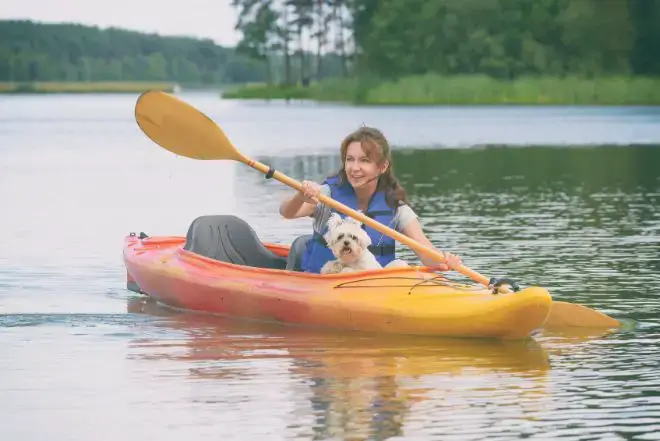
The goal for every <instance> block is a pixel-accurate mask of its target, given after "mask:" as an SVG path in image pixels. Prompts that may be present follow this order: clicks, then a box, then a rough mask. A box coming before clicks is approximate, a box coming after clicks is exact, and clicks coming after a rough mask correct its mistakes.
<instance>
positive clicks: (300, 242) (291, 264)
mask: <svg viewBox="0 0 660 441" xmlns="http://www.w3.org/2000/svg"><path fill="white" fill-rule="evenodd" d="M311 238H312V235H311V234H305V235H302V236H298V237H296V238H295V239H294V240H293V242H291V248H289V256H288V258H287V260H286V269H287V270H288V271H301V270H302V268H301V267H300V264H301V263H302V256H303V255H304V254H305V248H306V247H307V242H308V241H309V240H310V239H311Z"/></svg>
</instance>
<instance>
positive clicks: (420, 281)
mask: <svg viewBox="0 0 660 441" xmlns="http://www.w3.org/2000/svg"><path fill="white" fill-rule="evenodd" d="M185 244H186V237H183V236H164V237H144V238H140V237H139V236H136V235H135V234H133V233H132V234H130V235H128V236H127V237H126V238H125V243H124V248H123V258H124V264H125V266H126V270H127V286H128V288H129V289H131V290H133V291H136V292H140V293H143V294H146V295H148V296H150V297H152V298H154V299H156V300H157V301H158V302H160V303H162V304H165V305H168V306H170V307H174V308H179V309H184V310H191V311H199V312H206V313H212V314H220V315H225V316H231V317H236V318H240V319H253V320H263V321H269V322H279V323H284V324H292V325H303V326H311V327H321V328H333V329H344V330H356V331H367V332H379V333H397V334H416V335H434V336H448V337H487V338H488V337H490V338H503V339H517V338H524V337H526V336H529V335H530V334H531V333H532V332H533V331H534V330H536V329H538V328H540V327H541V326H542V325H543V323H544V322H545V320H546V318H547V317H548V315H549V313H550V308H551V305H552V298H551V296H550V294H549V292H548V291H547V290H546V289H544V288H541V287H529V288H525V289H522V290H520V291H518V292H514V293H507V294H492V293H491V292H490V291H489V290H488V289H486V288H484V287H482V286H480V285H466V284H460V283H455V282H451V281H449V280H447V279H446V278H444V277H443V276H440V275H438V274H437V273H435V272H433V271H432V270H431V269H429V268H426V267H417V266H411V267H406V268H392V269H380V270H370V271H360V272H353V273H344V274H333V275H319V274H308V273H302V272H298V271H289V270H286V269H272V268H258V267H252V266H246V265H238V264H235V263H230V262H226V261H220V260H217V259H213V258H209V257H205V256H204V255H201V254H198V253H196V252H194V251H191V250H189V249H186V248H187V247H186V246H185ZM261 245H263V247H264V249H265V250H268V252H270V253H272V255H273V256H276V257H277V256H279V257H281V258H286V256H287V255H288V254H289V251H290V247H289V246H286V245H279V244H273V243H263V244H261Z"/></svg>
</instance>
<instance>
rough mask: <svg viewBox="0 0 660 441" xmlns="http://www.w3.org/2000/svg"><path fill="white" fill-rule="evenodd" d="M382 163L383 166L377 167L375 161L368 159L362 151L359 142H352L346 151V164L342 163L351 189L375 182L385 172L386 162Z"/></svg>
mask: <svg viewBox="0 0 660 441" xmlns="http://www.w3.org/2000/svg"><path fill="white" fill-rule="evenodd" d="M382 162H383V164H380V165H379V164H378V163H377V162H376V161H374V160H371V159H369V157H367V154H366V153H365V152H364V150H363V149H362V144H361V143H360V142H359V141H353V142H352V143H350V144H349V145H348V148H347V149H346V162H345V163H344V170H346V177H348V182H349V183H350V184H351V185H352V186H353V188H356V187H362V186H363V185H366V184H368V183H370V182H374V183H375V182H377V180H378V177H379V176H380V175H381V174H382V173H383V172H385V170H387V161H382Z"/></svg>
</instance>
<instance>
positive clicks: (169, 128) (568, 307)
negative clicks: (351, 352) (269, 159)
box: [135, 91, 620, 327]
mask: <svg viewBox="0 0 660 441" xmlns="http://www.w3.org/2000/svg"><path fill="white" fill-rule="evenodd" d="M135 119H136V121H137V123H138V126H139V127H140V129H141V130H142V131H143V132H144V133H145V134H146V135H147V136H148V137H149V138H150V139H152V140H153V141H154V142H155V143H157V144H158V145H160V146H161V147H163V148H165V149H167V150H169V151H170V152H172V153H175V154H177V155H180V156H185V157H187V158H193V159H200V160H223V159H229V160H233V161H239V162H242V163H243V164H246V165H248V166H250V167H252V168H254V169H256V170H259V171H260V172H262V173H264V174H266V176H267V177H272V178H275V179H277V180H278V181H280V182H282V183H283V184H285V185H288V186H289V187H292V188H294V189H296V190H301V189H302V184H301V183H300V182H298V181H296V180H295V179H291V178H290V177H288V176H286V175H284V174H282V173H281V172H279V171H276V170H273V169H271V168H270V167H268V166H267V165H265V164H262V163H260V162H258V161H255V160H254V159H250V158H248V157H246V156H245V155H243V154H242V153H241V152H239V151H238V150H237V149H236V147H234V145H233V144H232V143H231V142H230V141H229V139H228V138H227V136H226V135H225V134H224V132H223V131H222V129H221V128H220V127H219V126H218V125H217V124H216V123H215V122H214V121H213V120H211V119H210V118H209V117H207V116H206V115H204V114H203V113H202V112H200V111H199V110H197V109H196V108H194V107H193V106H191V105H189V104H188V103H186V102H184V101H182V100H180V99H178V98H176V97H175V96H173V95H170V94H168V93H166V92H162V91H149V92H145V93H143V94H142V95H140V97H139V98H138V100H137V103H136V105H135ZM318 199H319V201H320V202H322V203H324V204H326V205H328V206H329V207H331V208H334V209H335V210H337V211H339V212H341V213H343V214H345V215H347V216H350V217H352V218H354V219H357V220H358V221H360V222H362V223H364V224H366V225H368V226H370V227H371V228H373V229H375V230H377V231H379V232H381V233H383V234H386V235H387V236H389V237H391V238H393V239H395V240H398V241H399V242H401V243H403V244H405V245H408V246H409V247H410V248H412V249H413V250H415V251H417V252H420V253H423V254H426V255H428V256H430V257H432V258H434V259H435V260H437V261H440V262H444V261H445V258H444V255H443V254H442V253H439V252H438V251H436V250H435V249H433V248H429V247H426V246H424V245H422V244H420V243H419V242H417V241H415V240H413V239H411V238H410V237H408V236H406V235H404V234H401V233H399V232H398V231H395V230H393V229H391V228H389V227H387V226H385V225H383V224H381V223H380V222H377V221H375V220H373V219H371V218H369V217H367V216H365V215H363V214H362V213H359V212H357V211H355V210H353V209H352V208H350V207H348V206H346V205H344V204H342V203H340V202H337V201H336V200H334V199H332V198H329V197H327V196H324V195H319V198H318ZM454 269H455V270H456V271H458V272H459V273H461V274H463V275H464V276H467V277H469V278H471V279H472V280H474V281H476V282H477V283H480V284H482V285H484V286H488V285H489V283H490V280H489V279H488V278H487V277H486V276H484V275H482V274H479V273H478V272H476V271H474V270H472V269H470V268H468V267H466V266H464V265H461V266H460V267H458V268H454ZM558 303H560V306H559V309H555V308H554V307H553V311H558V312H557V314H560V315H561V317H559V318H557V319H554V318H553V319H552V320H551V321H552V322H553V323H566V324H570V325H571V326H595V327H617V326H619V325H620V324H619V322H618V321H617V320H614V319H613V318H611V317H608V316H606V315H604V314H602V313H600V312H598V311H594V310H592V309H589V308H586V307H584V306H581V305H573V304H571V303H565V302H558ZM553 304H554V302H553ZM573 310H575V313H573ZM550 315H554V313H552V312H551V314H550ZM550 319H551V317H549V320H550Z"/></svg>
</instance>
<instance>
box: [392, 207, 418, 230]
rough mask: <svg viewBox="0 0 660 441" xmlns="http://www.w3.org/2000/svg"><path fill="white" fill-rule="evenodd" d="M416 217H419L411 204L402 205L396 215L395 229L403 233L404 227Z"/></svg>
mask: <svg viewBox="0 0 660 441" xmlns="http://www.w3.org/2000/svg"><path fill="white" fill-rule="evenodd" d="M415 219H417V213H415V212H414V211H413V209H412V208H410V205H400V206H399V208H397V210H396V214H395V215H394V225H395V227H394V229H395V230H396V231H398V232H399V233H403V229H404V228H406V226H407V225H408V224H409V223H410V222H411V221H413V220H415Z"/></svg>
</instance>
